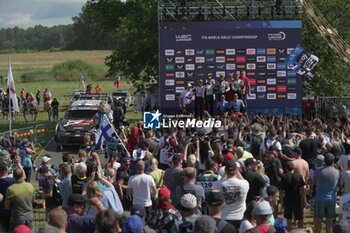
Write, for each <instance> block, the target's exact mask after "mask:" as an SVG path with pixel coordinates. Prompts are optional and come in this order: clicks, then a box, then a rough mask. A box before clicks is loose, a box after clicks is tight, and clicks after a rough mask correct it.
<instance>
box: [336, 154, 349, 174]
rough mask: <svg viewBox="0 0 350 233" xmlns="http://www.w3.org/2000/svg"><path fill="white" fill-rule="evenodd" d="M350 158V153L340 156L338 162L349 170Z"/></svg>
mask: <svg viewBox="0 0 350 233" xmlns="http://www.w3.org/2000/svg"><path fill="white" fill-rule="evenodd" d="M349 160H350V154H347V155H342V156H340V159H339V160H338V162H337V165H338V166H340V165H341V166H342V167H343V170H344V171H346V170H348V161H349Z"/></svg>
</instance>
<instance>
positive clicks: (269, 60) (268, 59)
mask: <svg viewBox="0 0 350 233" xmlns="http://www.w3.org/2000/svg"><path fill="white" fill-rule="evenodd" d="M266 60H267V62H276V57H275V56H267V57H266Z"/></svg>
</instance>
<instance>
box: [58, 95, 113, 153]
mask: <svg viewBox="0 0 350 233" xmlns="http://www.w3.org/2000/svg"><path fill="white" fill-rule="evenodd" d="M102 101H103V100H77V101H75V102H73V103H72V104H71V105H70V106H69V108H68V110H67V112H66V114H65V116H64V118H62V119H61V120H60V121H59V122H58V123H57V125H56V129H55V142H56V146H57V149H59V150H60V149H63V147H64V146H67V145H83V137H84V136H85V135H91V134H92V133H93V132H94V131H95V130H96V126H97V122H96V121H94V120H93V116H94V115H96V113H97V112H98V111H99V110H100V104H101V102H102ZM108 107H109V106H108ZM109 108H110V107H109Z"/></svg>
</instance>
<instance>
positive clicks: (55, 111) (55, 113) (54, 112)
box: [51, 98, 60, 121]
mask: <svg viewBox="0 0 350 233" xmlns="http://www.w3.org/2000/svg"><path fill="white" fill-rule="evenodd" d="M59 106H60V103H59V102H58V101H57V99H56V98H53V100H52V102H51V107H52V117H53V121H58V107H59Z"/></svg>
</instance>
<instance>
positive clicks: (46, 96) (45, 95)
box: [43, 88, 52, 109]
mask: <svg viewBox="0 0 350 233" xmlns="http://www.w3.org/2000/svg"><path fill="white" fill-rule="evenodd" d="M51 97H52V95H51V92H50V91H49V90H48V89H47V88H45V91H44V93H43V100H44V109H45V105H46V101H48V100H50V99H51Z"/></svg>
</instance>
